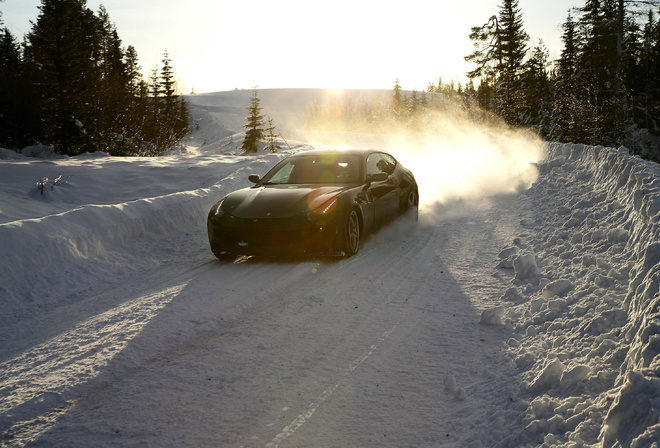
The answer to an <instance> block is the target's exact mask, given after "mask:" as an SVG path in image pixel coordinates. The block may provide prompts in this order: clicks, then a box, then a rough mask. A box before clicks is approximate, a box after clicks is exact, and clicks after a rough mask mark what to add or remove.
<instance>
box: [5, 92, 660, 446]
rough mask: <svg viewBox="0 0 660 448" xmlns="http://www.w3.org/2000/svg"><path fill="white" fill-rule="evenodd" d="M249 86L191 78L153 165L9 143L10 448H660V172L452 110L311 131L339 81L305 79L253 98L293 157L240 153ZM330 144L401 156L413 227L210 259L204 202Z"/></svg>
mask: <svg viewBox="0 0 660 448" xmlns="http://www.w3.org/2000/svg"><path fill="white" fill-rule="evenodd" d="M351 94H353V95H362V94H368V95H370V98H381V97H383V95H385V94H386V93H384V92H367V93H357V92H352V93H351ZM250 95H251V92H247V91H235V92H223V93H218V94H208V95H196V96H191V97H190V98H189V99H190V101H191V104H192V113H193V116H194V118H195V120H196V123H198V126H197V127H196V130H195V131H194V132H193V133H192V134H191V135H190V136H189V137H187V138H186V140H185V141H184V142H183V145H182V146H181V147H180V148H178V149H177V150H176V151H173V152H172V153H171V154H168V155H166V156H163V157H158V158H131V159H127V158H114V157H108V156H107V155H104V154H88V155H84V156H79V157H74V158H68V157H53V156H49V155H48V151H47V150H46V151H44V148H31V149H30V152H31V153H33V154H38V153H39V152H42V151H43V152H42V153H41V154H40V155H38V156H37V157H25V156H24V155H19V154H16V153H14V152H12V151H7V150H2V149H0V253H1V254H2V256H1V257H0V306H1V308H0V309H1V310H2V313H0V445H1V446H12V447H13V446H62V447H88V446H154V447H161V446H172V447H174V446H177V447H178V446H204V447H206V446H222V447H225V446H226V447H278V446H281V447H336V446H355V447H366V446H370V447H371V446H391V447H400V446H407V447H408V446H424V447H438V446H443V447H472V448H478V447H495V446H498V447H525V446H530V447H541V446H547V447H550V446H566V447H581V446H585V447H589V446H594V447H595V446H598V447H600V446H603V447H608V448H609V447H637V448H641V447H652V446H656V447H657V446H658V440H660V420H659V416H660V379H659V378H658V374H660V357H659V356H658V354H659V353H660V318H659V316H660V314H659V311H658V309H659V307H660V295H659V294H658V292H659V287H660V286H659V285H660V263H659V262H660V244H659V243H660V241H659V235H658V221H659V220H660V214H659V213H660V169H659V168H658V166H657V165H655V164H651V163H649V162H646V161H643V160H641V159H639V158H635V157H632V156H630V155H628V154H627V152H626V151H625V150H623V149H621V150H616V149H609V148H600V147H586V146H581V145H570V144H568V145H563V144H549V145H544V144H542V143H540V142H538V141H537V140H535V139H533V138H531V137H529V136H527V135H522V134H517V133H507V134H503V133H502V132H503V131H501V130H500V131H497V132H495V131H493V130H488V129H477V128H466V127H465V125H464V124H461V123H458V122H456V121H455V120H444V121H443V125H442V126H440V127H439V129H436V130H434V131H433V132H428V133H425V134H423V135H386V134H379V135H373V134H349V133H318V132H313V133H312V132H305V131H304V129H303V126H302V122H301V118H303V115H301V110H304V107H305V104H308V102H309V98H310V95H315V96H316V99H317V100H318V99H319V98H325V99H326V100H328V101H331V100H332V97H333V95H336V93H335V92H322V91H308V90H304V89H300V90H272V91H260V92H259V96H260V98H262V101H263V102H262V105H263V106H264V108H265V112H266V113H267V114H268V115H269V116H270V117H272V118H273V120H274V122H275V124H276V125H277V126H278V128H279V129H280V131H281V132H282V135H283V136H284V137H285V138H286V139H287V141H286V143H285V142H284V141H282V142H281V144H282V145H283V146H285V148H286V150H284V151H282V152H281V153H279V154H265V153H259V154H256V155H251V156H242V155H239V154H238V147H239V146H240V143H241V138H242V137H241V135H240V131H241V127H242V124H243V123H244V118H245V114H246V111H245V107H246V106H247V104H248V100H249V97H250ZM329 144H332V145H340V144H345V145H357V146H375V147H380V148H383V149H388V150H390V151H391V152H392V153H393V154H394V155H395V156H397V157H398V158H399V159H400V160H401V161H402V162H403V163H404V164H405V165H406V166H408V167H409V168H411V169H412V170H413V171H414V172H415V174H416V176H417V177H418V181H419V183H420V197H421V201H422V203H421V209H420V221H419V223H418V225H416V226H415V225H412V224H411V223H409V222H397V223H394V224H392V225H390V226H389V227H387V228H385V229H382V230H381V231H380V232H379V233H378V234H377V235H375V236H374V237H372V238H371V239H370V240H369V241H367V242H366V244H365V245H364V247H363V249H362V250H361V252H360V253H359V254H358V255H356V256H355V257H352V258H350V259H340V260H335V259H305V260H291V259H283V260H281V259H275V260H268V259H258V258H239V259H237V260H236V261H235V262H234V263H228V262H220V261H216V260H215V259H214V257H213V255H212V254H211V252H210V250H209V248H208V245H207V241H206V230H205V217H206V213H207V212H208V209H209V208H210V206H211V205H212V204H213V203H214V202H215V201H216V200H218V199H219V198H220V197H222V196H223V195H224V194H226V193H227V192H229V191H232V190H234V189H237V188H241V187H243V186H247V185H249V182H248V181H247V176H248V174H251V173H253V172H254V173H259V174H262V173H264V172H265V171H266V170H267V169H268V168H269V167H270V166H272V165H273V164H274V163H275V162H276V161H277V160H279V159H280V158H281V157H284V156H285V155H286V154H288V153H290V152H295V151H301V150H305V149H307V148H309V147H312V146H315V147H318V146H320V145H329ZM287 145H288V146H287ZM60 176H61V177H60ZM46 177H47V178H48V182H46V183H45V185H44V188H43V189H41V188H39V187H37V182H38V181H39V180H41V179H42V178H46ZM58 177H59V180H58V181H57V182H55V180H56V179H57V178H58ZM654 444H655V445H654Z"/></svg>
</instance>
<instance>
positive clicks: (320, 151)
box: [291, 147, 385, 157]
mask: <svg viewBox="0 0 660 448" xmlns="http://www.w3.org/2000/svg"><path fill="white" fill-rule="evenodd" d="M373 152H385V151H380V150H377V149H373V148H343V147H342V148H322V149H309V150H307V151H301V152H299V153H296V154H293V155H292V156H291V157H300V156H303V157H304V156H318V155H323V154H351V155H365V154H368V153H373Z"/></svg>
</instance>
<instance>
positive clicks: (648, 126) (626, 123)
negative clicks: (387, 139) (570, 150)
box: [466, 0, 660, 160]
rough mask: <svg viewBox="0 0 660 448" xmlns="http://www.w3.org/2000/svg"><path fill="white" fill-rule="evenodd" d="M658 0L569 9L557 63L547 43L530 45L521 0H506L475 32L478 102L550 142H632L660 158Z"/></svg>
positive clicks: (600, 1) (599, 1)
mask: <svg viewBox="0 0 660 448" xmlns="http://www.w3.org/2000/svg"><path fill="white" fill-rule="evenodd" d="M657 3H658V2H656V1H646V0H638V1H635V0H587V1H586V2H585V5H584V6H583V7H581V8H576V9H575V10H573V11H569V13H568V16H567V19H566V22H565V23H564V24H563V25H562V29H563V34H562V41H563V44H564V48H563V51H562V52H561V56H560V58H559V60H557V61H550V60H549V56H548V50H547V48H546V47H545V45H544V44H543V42H542V41H539V42H538V44H537V45H535V46H534V47H533V48H531V49H530V47H529V37H528V35H527V33H526V32H525V30H524V26H523V20H522V11H521V9H520V7H519V5H518V1H517V0H503V2H502V4H501V6H500V9H499V14H498V15H495V16H493V17H491V19H490V20H489V21H488V23H486V24H485V25H482V26H477V27H474V28H472V33H471V35H470V38H471V39H472V40H473V42H474V43H475V47H476V50H475V51H474V53H472V54H471V55H469V56H467V57H466V60H467V61H469V62H473V63H474V64H475V66H476V67H475V69H474V70H473V71H471V72H470V73H468V76H469V77H470V78H471V79H479V80H480V83H479V87H478V88H477V89H476V91H475V92H474V95H475V97H474V98H475V100H476V102H477V104H478V105H479V106H480V107H482V108H484V109H486V110H489V111H493V112H495V113H496V114H497V115H499V116H500V117H502V118H503V119H504V120H505V121H506V122H507V123H509V124H510V125H513V126H531V127H533V128H535V129H536V130H537V132H538V133H539V134H540V135H541V136H543V137H545V138H547V139H551V140H556V141H562V142H576V143H588V144H594V145H610V146H619V145H625V146H627V147H628V148H629V149H632V150H633V151H634V152H637V153H640V154H642V155H644V156H648V157H651V158H654V159H656V160H658V159H660V157H659V156H660V154H659V148H658V141H659V139H658V138H657V137H658V136H660V25H659V24H658V21H657V19H656V17H655V13H654V10H655V9H656V8H657ZM551 62H554V64H552V66H551Z"/></svg>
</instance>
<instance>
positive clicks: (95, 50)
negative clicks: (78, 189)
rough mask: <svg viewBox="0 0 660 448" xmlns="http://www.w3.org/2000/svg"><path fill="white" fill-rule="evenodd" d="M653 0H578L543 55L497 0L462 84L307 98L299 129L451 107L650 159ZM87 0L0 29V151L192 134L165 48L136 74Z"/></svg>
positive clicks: (655, 97) (150, 146) (656, 112)
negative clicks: (554, 53) (384, 95)
mask: <svg viewBox="0 0 660 448" xmlns="http://www.w3.org/2000/svg"><path fill="white" fill-rule="evenodd" d="M1 1H2V0H0V2H1ZM658 3H660V0H585V2H584V5H583V6H581V7H576V8H574V9H572V10H570V11H567V18H566V21H565V23H564V24H563V25H562V29H563V34H562V41H563V50H562V52H561V56H560V57H559V59H558V60H555V61H551V60H550V59H549V51H548V49H547V48H546V47H545V45H544V43H543V41H541V40H539V41H538V42H534V43H532V42H530V39H529V37H528V34H527V33H526V32H525V29H524V22H523V11H522V10H521V8H520V6H519V3H518V0H501V4H500V5H499V9H498V10H497V11H493V15H492V16H491V17H490V19H488V21H487V22H486V23H484V24H480V25H478V26H474V27H473V28H472V30H471V33H470V35H469V37H470V39H471V40H472V41H473V43H474V45H475V50H474V52H473V53H472V54H470V55H467V56H466V58H465V59H466V60H467V61H468V62H470V63H472V64H473V66H474V69H473V70H471V71H470V72H469V73H468V74H467V75H468V78H469V79H470V81H469V82H467V84H465V85H464V86H461V85H460V84H458V85H455V84H454V83H453V82H452V83H449V84H445V83H443V82H442V80H439V81H438V83H437V84H434V83H430V84H429V85H428V87H427V89H426V90H424V91H421V92H417V91H412V92H409V93H404V92H403V91H402V89H401V86H400V84H399V82H398V80H397V81H396V83H395V87H394V94H393V98H392V99H391V101H388V103H387V104H371V103H369V102H368V101H364V100H362V99H360V98H358V99H351V98H347V99H346V100H345V102H344V104H340V105H337V104H335V105H331V106H324V107H325V109H324V108H323V107H321V105H319V104H317V103H316V102H315V100H314V99H313V98H312V100H311V102H310V104H309V105H308V110H307V115H308V125H309V126H312V127H317V128H318V127H325V128H334V129H337V128H342V129H347V128H350V129H352V130H357V131H360V130H370V131H374V130H375V131H383V132H385V131H386V130H387V129H388V128H391V125H392V124H393V123H394V124H396V125H402V126H403V127H404V128H405V129H408V130H412V131H421V130H422V129H424V126H426V125H428V124H429V121H432V120H433V114H432V113H430V112H431V111H433V110H434V109H440V110H449V109H450V108H454V109H455V108H456V107H459V108H460V109H461V111H462V113H463V114H465V115H467V116H469V117H470V119H472V120H475V121H478V122H483V121H489V122H496V120H495V117H498V119H500V120H503V122H505V123H506V124H508V125H510V126H512V127H524V128H528V129H533V130H534V131H535V132H536V133H538V134H539V135H540V136H541V137H543V138H545V139H548V140H555V141H561V142H574V143H586V144H593V145H607V146H615V147H618V146H622V145H623V146H626V147H627V148H629V149H630V150H631V151H632V152H633V153H636V154H640V155H641V156H643V157H647V158H651V159H653V160H656V161H660V143H659V142H660V21H659V20H658V19H657V17H656V13H657V9H658ZM85 4H86V0H42V5H41V6H40V7H39V15H38V18H37V19H36V21H35V22H33V24H32V29H31V31H30V32H29V33H28V34H27V35H26V36H24V38H23V41H22V42H20V43H19V42H18V41H17V39H16V37H15V36H12V34H11V33H10V32H9V30H8V29H7V28H6V27H5V28H4V29H0V146H2V147H6V148H22V147H25V146H28V145H32V144H37V143H42V144H47V145H53V146H54V147H55V149H56V151H58V152H60V153H62V154H69V155H75V154H80V153H82V152H87V151H97V150H100V151H105V152H107V153H109V154H113V155H156V154H160V153H162V152H163V151H165V150H167V149H169V148H170V147H171V146H172V144H174V143H176V142H178V141H179V140H180V139H181V138H182V137H183V135H184V134H185V133H186V132H187V130H188V110H187V105H186V103H185V101H184V99H183V98H182V97H181V96H179V95H177V93H176V87H175V80H174V72H173V68H172V65H171V60H170V58H169V56H168V54H167V52H165V54H164V56H163V61H162V65H161V67H160V69H154V70H153V71H152V72H151V76H150V77H149V79H148V80H144V79H142V77H141V74H140V72H141V69H140V67H139V66H138V57H137V53H136V51H135V49H134V48H133V47H132V46H128V47H126V48H124V47H122V43H121V41H120V39H119V37H118V34H117V30H116V28H115V26H114V25H113V24H112V23H111V22H110V18H109V16H108V14H107V12H106V11H105V9H104V8H103V7H101V8H100V11H99V12H98V13H97V14H95V13H93V12H92V11H90V10H89V9H88V8H86V6H85ZM487 15H488V14H486V16H487ZM475 20H476V21H477V22H478V18H475ZM0 21H1V17H0ZM1 25H2V23H1V22H0V26H1Z"/></svg>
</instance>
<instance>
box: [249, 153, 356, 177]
mask: <svg viewBox="0 0 660 448" xmlns="http://www.w3.org/2000/svg"><path fill="white" fill-rule="evenodd" d="M360 160H361V157H360V156H356V155H350V154H336V153H331V154H323V155H309V156H304V155H303V156H296V157H290V158H288V159H286V160H283V161H282V162H280V163H279V164H278V165H276V166H275V168H273V169H272V170H271V171H269V172H268V174H266V176H265V177H264V178H263V180H262V182H261V183H262V184H264V185H273V184H352V183H359V182H360Z"/></svg>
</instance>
